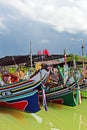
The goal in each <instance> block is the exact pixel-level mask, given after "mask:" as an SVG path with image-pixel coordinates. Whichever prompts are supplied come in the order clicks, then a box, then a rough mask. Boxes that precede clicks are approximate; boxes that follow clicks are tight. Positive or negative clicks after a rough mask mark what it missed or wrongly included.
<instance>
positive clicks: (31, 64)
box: [30, 42, 32, 71]
mask: <svg viewBox="0 0 87 130" xmlns="http://www.w3.org/2000/svg"><path fill="white" fill-rule="evenodd" d="M30 66H31V71H32V48H31V42H30Z"/></svg>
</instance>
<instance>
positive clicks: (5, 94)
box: [0, 69, 49, 113]
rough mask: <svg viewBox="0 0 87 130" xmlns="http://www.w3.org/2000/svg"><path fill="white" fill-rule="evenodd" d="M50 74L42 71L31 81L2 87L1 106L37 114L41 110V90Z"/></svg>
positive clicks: (25, 80) (21, 81)
mask: <svg viewBox="0 0 87 130" xmlns="http://www.w3.org/2000/svg"><path fill="white" fill-rule="evenodd" d="M48 75H49V73H48V72H47V71H46V70H44V69H42V70H40V71H38V72H37V73H35V75H33V76H32V77H31V78H29V79H23V80H20V81H18V82H14V83H10V84H6V85H3V86H0V106H3V107H9V108H15V109H18V110H21V111H24V112H29V113H35V112H38V111H39V110H40V102H39V89H41V87H42V85H43V84H44V83H45V81H46V80H47V78H48Z"/></svg>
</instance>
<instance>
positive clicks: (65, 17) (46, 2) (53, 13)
mask: <svg viewBox="0 0 87 130" xmlns="http://www.w3.org/2000/svg"><path fill="white" fill-rule="evenodd" d="M0 5H4V6H5V7H6V6H7V7H9V8H13V9H14V10H17V11H18V14H19V15H21V16H23V17H26V18H31V19H33V20H36V21H41V22H43V23H47V24H49V25H51V26H52V28H54V29H55V30H57V31H60V32H62V31H66V32H69V33H78V32H85V33H87V17H86V16H87V0H61V1H60V0H0Z"/></svg>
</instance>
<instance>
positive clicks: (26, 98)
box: [0, 90, 40, 113]
mask: <svg viewBox="0 0 87 130" xmlns="http://www.w3.org/2000/svg"><path fill="white" fill-rule="evenodd" d="M38 99H39V98H38V91H37V90H35V91H33V92H30V93H27V94H24V95H19V96H14V97H12V98H9V97H7V98H5V99H2V100H1V101H0V106H4V107H9V108H14V109H17V110H21V111H24V112H29V113H35V112H38V111H39V110H40V105H39V100H38Z"/></svg>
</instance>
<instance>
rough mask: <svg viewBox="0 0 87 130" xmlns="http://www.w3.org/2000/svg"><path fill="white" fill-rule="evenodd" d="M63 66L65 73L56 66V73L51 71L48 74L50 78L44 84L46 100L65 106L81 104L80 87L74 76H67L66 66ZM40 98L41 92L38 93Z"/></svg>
mask: <svg viewBox="0 0 87 130" xmlns="http://www.w3.org/2000/svg"><path fill="white" fill-rule="evenodd" d="M64 67H65V72H64V73H65V74H63V72H62V71H61V69H60V67H59V66H58V67H57V69H58V72H57V73H58V76H59V78H58V76H57V73H56V74H55V72H52V74H50V80H49V81H48V82H47V83H46V84H45V86H46V89H45V94H46V100H47V102H55V103H60V104H64V105H67V106H77V105H79V104H81V94H80V88H79V85H78V82H77V80H76V79H75V77H74V76H70V77H69V76H68V75H67V74H68V72H67V71H68V69H67V66H64ZM40 99H41V100H42V92H41V93H40Z"/></svg>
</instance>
